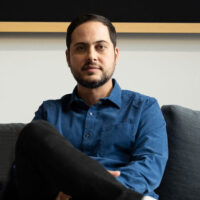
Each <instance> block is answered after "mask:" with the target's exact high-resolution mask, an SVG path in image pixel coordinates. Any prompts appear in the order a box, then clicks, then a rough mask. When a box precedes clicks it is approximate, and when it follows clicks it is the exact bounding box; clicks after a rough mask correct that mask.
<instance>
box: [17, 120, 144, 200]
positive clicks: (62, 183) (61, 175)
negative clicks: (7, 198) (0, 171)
mask: <svg viewBox="0 0 200 200" xmlns="http://www.w3.org/2000/svg"><path fill="white" fill-rule="evenodd" d="M16 182H17V191H18V194H19V199H20V200H25V199H26V200H27V199H28V200H32V199H34V200H35V199H41V200H46V199H47V200H53V199H55V197H56V196H57V194H58V192H59V191H62V192H64V193H66V194H68V195H70V196H72V199H73V200H74V199H75V200H76V199H77V200H78V199H81V200H82V199H87V200H88V199H92V200H98V199H99V200H139V199H141V198H142V196H141V195H140V194H138V193H136V192H134V191H132V190H128V189H126V188H125V187H124V186H123V185H122V184H121V183H119V182H118V181H117V180H116V179H115V178H114V177H113V176H112V175H111V174H110V173H108V172H107V171H106V169H105V168H104V167H103V166H101V165H100V164H99V163H98V162H97V161H95V160H93V159H91V158H90V157H88V156H87V155H85V154H84V153H82V152H80V151H79V150H77V149H76V148H74V147H73V146H72V144H71V143H70V142H69V141H67V140H66V139H65V138H64V137H63V136H62V135H61V134H60V133H59V132H58V131H57V129H55V128H54V127H53V126H51V125H50V124H49V123H48V122H46V121H42V120H38V121H34V122H32V123H30V124H28V125H26V126H25V128H24V129H23V130H22V132H21V134H20V136H19V138H18V141H17V144H16Z"/></svg>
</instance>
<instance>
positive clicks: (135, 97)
mask: <svg viewBox="0 0 200 200" xmlns="http://www.w3.org/2000/svg"><path fill="white" fill-rule="evenodd" d="M122 101H123V102H124V103H128V102H129V103H131V104H132V106H134V107H141V106H142V107H145V106H148V105H151V104H155V103H156V104H158V102H157V99H156V98H155V97H151V96H148V95H145V94H142V93H139V92H135V91H131V90H122Z"/></svg>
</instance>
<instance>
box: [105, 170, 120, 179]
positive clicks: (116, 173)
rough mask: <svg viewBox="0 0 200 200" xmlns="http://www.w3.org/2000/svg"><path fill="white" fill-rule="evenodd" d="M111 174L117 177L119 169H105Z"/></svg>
mask: <svg viewBox="0 0 200 200" xmlns="http://www.w3.org/2000/svg"><path fill="white" fill-rule="evenodd" d="M107 171H108V172H109V173H110V174H111V175H113V176H114V177H115V178H117V177H118V176H120V171H111V170H107Z"/></svg>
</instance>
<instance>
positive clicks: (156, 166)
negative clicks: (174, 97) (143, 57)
mask: <svg viewBox="0 0 200 200" xmlns="http://www.w3.org/2000/svg"><path fill="white" fill-rule="evenodd" d="M113 86H114V87H113V90H112V92H111V94H110V96H108V97H106V98H103V99H100V100H99V102H98V103H97V104H95V105H92V106H88V105H87V104H86V103H85V102H84V101H83V100H82V99H80V98H78V97H77V95H76V92H77V88H75V89H74V91H73V93H72V94H67V95H65V96H63V97H62V98H61V99H57V100H48V101H44V102H43V104H42V105H41V106H40V107H39V109H38V111H37V112H36V113H35V117H34V120H36V119H43V120H47V121H48V122H50V123H51V124H52V125H53V126H54V127H56V128H57V129H58V131H59V132H60V134H62V135H63V136H64V137H65V138H67V139H68V140H69V141H71V143H72V144H73V145H74V147H76V148H77V149H79V150H81V151H82V152H84V153H85V154H87V155H88V156H90V157H91V158H93V159H95V160H97V161H98V162H99V163H100V164H102V165H103V166H104V167H105V168H106V169H109V170H119V171H120V172H121V175H120V176H119V177H118V178H117V179H118V181H120V182H121V183H122V184H123V185H124V186H126V187H127V188H129V189H133V190H135V191H137V192H139V193H143V194H145V195H150V196H153V197H155V198H157V195H156V194H155V193H154V189H155V188H157V187H158V186H159V184H160V181H161V178H162V176H163V172H164V169H165V165H166V161H167V158H168V144H167V135H166V123H165V120H164V118H163V115H162V112H161V110H160V107H159V105H158V103H157V101H156V100H155V99H154V98H151V97H148V96H144V95H141V94H139V93H136V92H132V91H128V90H121V89H120V87H119V85H118V83H117V82H116V81H115V80H113Z"/></svg>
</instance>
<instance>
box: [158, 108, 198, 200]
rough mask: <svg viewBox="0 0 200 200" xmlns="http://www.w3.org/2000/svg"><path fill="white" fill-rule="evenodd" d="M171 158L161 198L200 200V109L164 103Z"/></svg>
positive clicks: (162, 183)
mask: <svg viewBox="0 0 200 200" xmlns="http://www.w3.org/2000/svg"><path fill="white" fill-rule="evenodd" d="M162 112H163V115H164V117H165V120H166V123H167V134H168V143H169V160H168V163H167V166H166V170H165V173H164V177H163V180H162V182H161V185H160V187H159V189H158V193H159V195H160V200H172V199H173V200H179V199H192V200H199V199H200V111H195V110H191V109H188V108H184V107H181V106H177V105H166V106H162Z"/></svg>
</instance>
